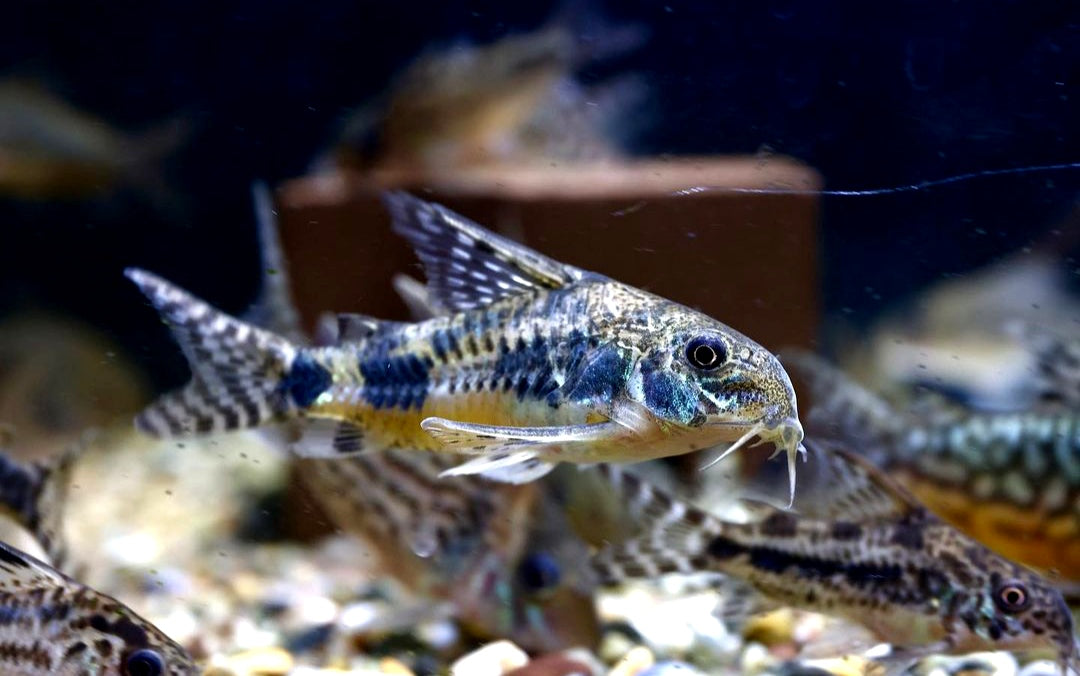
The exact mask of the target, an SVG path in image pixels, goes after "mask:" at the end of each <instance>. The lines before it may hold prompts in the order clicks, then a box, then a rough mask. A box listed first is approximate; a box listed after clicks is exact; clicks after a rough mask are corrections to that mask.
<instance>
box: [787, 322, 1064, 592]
mask: <svg viewBox="0 0 1080 676" xmlns="http://www.w3.org/2000/svg"><path fill="white" fill-rule="evenodd" d="M1031 339H1032V340H1033V341H1035V343H1036V344H1033V345H1032V347H1031V348H1030V350H1031V353H1032V354H1033V355H1036V357H1037V359H1038V362H1037V363H1038V367H1037V369H1036V375H1034V376H1033V377H1032V379H1031V380H1032V382H1033V383H1038V386H1039V387H1038V396H1037V397H1036V398H1035V401H1036V403H1035V404H1033V405H1032V406H1031V407H1030V408H1029V409H1028V410H1024V411H1015V412H1001V413H989V412H980V411H971V410H968V409H965V408H962V407H959V406H957V405H955V404H951V403H949V402H946V401H944V400H942V399H939V398H937V397H930V398H926V400H924V401H923V402H921V403H920V404H919V406H917V407H916V408H915V409H913V410H899V409H897V408H896V407H894V406H893V405H891V404H890V403H889V402H887V401H885V400H884V399H883V398H882V397H879V396H877V395H876V394H874V393H872V392H870V391H868V390H866V389H864V388H863V387H861V386H860V385H859V384H858V383H856V382H854V381H853V380H851V379H850V378H848V377H847V376H846V375H845V374H844V373H842V372H840V371H839V370H837V369H836V368H834V367H833V366H831V365H829V364H828V363H827V362H825V361H824V360H822V359H821V358H819V357H817V356H815V355H812V354H809V353H804V352H795V351H792V352H788V353H785V354H784V362H785V363H786V364H787V365H788V366H789V368H791V369H792V370H793V371H792V372H793V373H795V374H796V375H798V376H800V377H801V378H802V380H804V381H805V382H806V383H807V385H808V386H809V387H808V391H809V393H810V395H811V396H812V398H813V402H812V408H811V409H810V415H809V418H808V420H809V425H810V428H811V430H812V433H813V434H814V436H815V437H817V438H831V439H834V440H837V441H838V442H840V443H845V444H848V445H852V446H855V447H857V448H859V450H860V452H861V453H862V454H864V455H865V456H866V457H867V459H869V460H870V461H871V462H873V463H874V464H875V465H876V466H878V467H879V468H881V469H882V470H884V471H886V472H889V473H890V475H891V476H892V477H893V478H894V479H895V480H896V481H898V482H899V483H901V484H902V485H904V487H905V488H907V489H908V490H910V491H911V492H912V493H914V494H915V496H916V497H917V498H919V499H920V500H922V501H923V502H924V503H925V504H926V505H927V506H928V507H930V508H931V509H932V510H934V512H936V513H937V514H938V515H939V516H940V517H942V518H944V519H945V520H947V521H948V522H949V523H951V524H953V525H954V526H956V527H957V528H959V529H960V530H962V531H964V532H965V533H967V534H968V535H970V536H972V537H974V538H975V539H977V540H979V541H980V542H982V543H983V544H985V545H986V546H988V547H990V548H991V549H993V550H995V551H997V552H999V553H1000V554H1002V555H1004V556H1008V557H1009V558H1011V559H1014V560H1016V561H1020V562H1021V563H1025V564H1027V565H1029V566H1034V567H1037V568H1039V569H1041V570H1044V571H1055V572H1056V573H1057V574H1058V575H1060V576H1061V577H1063V578H1064V581H1067V582H1066V586H1067V585H1072V586H1076V585H1077V584H1078V583H1080V537H1078V533H1080V407H1078V406H1077V405H1076V401H1077V399H1078V398H1080V386H1078V385H1080V376H1077V373H1076V369H1075V365H1076V364H1077V363H1080V359H1078V356H1080V341H1063V340H1060V339H1056V338H1054V337H1052V336H1051V335H1049V334H1046V333H1043V332H1038V333H1037V335H1033V336H1032V338H1031ZM1072 593H1073V591H1072V590H1070V594H1072Z"/></svg>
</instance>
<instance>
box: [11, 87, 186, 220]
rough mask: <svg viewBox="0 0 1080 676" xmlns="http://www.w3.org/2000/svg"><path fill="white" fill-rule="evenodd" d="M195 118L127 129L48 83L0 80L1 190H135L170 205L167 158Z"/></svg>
mask: <svg viewBox="0 0 1080 676" xmlns="http://www.w3.org/2000/svg"><path fill="white" fill-rule="evenodd" d="M190 132H191V127H190V120H188V119H186V118H185V117H183V116H177V117H175V118H172V119H169V120H166V121H165V122H163V123H161V124H159V125H157V126H154V127H152V128H150V129H148V130H145V131H143V132H141V133H130V132H126V131H123V130H120V129H118V128H116V127H114V126H112V125H111V124H109V123H108V122H107V121H105V120H104V119H102V118H100V117H97V116H96V115H94V114H92V113H90V112H88V111H84V110H81V109H79V108H77V107H76V106H74V105H72V104H71V103H69V102H68V101H65V100H64V99H63V98H61V97H60V96H58V95H57V94H55V93H53V92H52V91H50V90H49V89H48V88H46V87H45V86H44V85H43V84H41V83H39V82H37V81H34V80H28V79H19V78H15V77H9V78H7V79H4V80H0V195H2V196H5V197H10V198H16V199H24V200H61V201H63V200H83V199H90V198H95V197H103V196H109V195H110V194H111V193H114V192H115V191H117V190H118V189H120V188H135V189H136V190H139V191H142V192H145V193H147V194H148V195H149V196H150V197H152V198H153V199H154V200H155V201H157V200H161V201H162V202H163V203H164V196H166V195H168V194H169V191H168V190H167V189H166V184H165V180H164V175H163V173H162V164H161V163H162V160H163V159H164V158H165V157H166V156H168V155H169V154H170V153H172V152H173V151H174V150H176V149H177V148H178V147H179V146H180V144H181V143H182V142H184V141H185V140H187V138H188V137H189V135H190Z"/></svg>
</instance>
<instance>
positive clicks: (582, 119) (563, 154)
mask: <svg viewBox="0 0 1080 676" xmlns="http://www.w3.org/2000/svg"><path fill="white" fill-rule="evenodd" d="M563 23H565V22H563ZM590 29H591V31H590V32H592V33H593V35H592V38H593V39H591V40H588V41H582V40H579V39H577V37H576V36H577V35H578V34H580V32H581V31H582V28H581V27H569V26H566V25H558V24H554V25H549V26H547V27H545V28H541V29H540V30H536V31H533V32H530V33H524V34H515V35H509V36H506V37H504V38H501V39H500V40H498V41H495V42H492V43H488V44H482V45H477V44H455V45H452V46H450V47H448V48H443V49H440V50H436V51H431V52H429V53H427V54H423V55H421V56H420V57H419V58H417V59H416V60H415V61H414V62H413V63H412V64H410V65H409V66H408V67H407V68H406V69H405V70H404V71H403V72H402V73H401V74H400V76H399V77H397V78H396V80H395V81H394V82H393V83H392V84H391V86H390V87H389V88H388V91H387V93H386V94H385V95H384V96H383V97H381V100H379V101H376V102H373V103H371V104H369V105H367V106H364V107H362V108H361V109H360V112H358V113H357V114H355V115H354V116H352V118H351V119H350V120H349V121H348V122H347V124H346V126H345V129H344V130H343V133H342V137H341V139H340V140H339V143H338V149H337V152H336V155H337V159H338V161H339V162H340V163H342V164H345V165H346V166H357V167H359V168H362V169H372V168H374V169H378V170H384V171H385V170H391V171H393V170H398V171H401V170H405V171H409V170H412V171H425V170H446V169H452V168H461V167H467V166H478V165H486V164H496V163H510V164H529V163H539V162H543V163H547V162H550V161H560V162H573V161H602V160H608V159H612V158H615V157H619V156H621V155H622V154H623V153H622V151H621V149H620V148H619V147H618V143H617V140H618V139H617V138H616V137H617V136H620V135H626V133H625V132H626V131H628V130H627V129H625V128H626V127H629V126H630V124H628V120H627V118H628V117H630V116H628V115H627V111H628V110H633V109H634V108H639V109H640V108H641V107H642V106H641V103H642V100H643V99H644V98H645V86H644V85H643V84H642V81H641V79H640V78H634V77H632V76H622V77H614V78H609V80H608V81H607V82H602V83H599V84H597V85H592V86H586V85H585V84H583V83H582V82H581V81H580V80H579V78H578V77H576V72H577V71H579V70H580V69H581V68H582V67H583V66H586V65H589V64H590V63H594V62H596V61H598V60H603V59H606V58H609V57H611V56H616V55H618V54H620V53H625V52H628V51H630V50H632V49H634V48H636V47H637V46H639V45H640V44H642V43H643V42H644V40H645V39H646V37H647V35H646V32H645V31H644V30H643V29H641V28H640V27H638V26H627V27H612V26H609V25H603V26H600V27H596V26H590V27H589V28H588V29H585V30H590ZM586 45H587V46H586ZM619 132H623V133H622V134H620V133H619Z"/></svg>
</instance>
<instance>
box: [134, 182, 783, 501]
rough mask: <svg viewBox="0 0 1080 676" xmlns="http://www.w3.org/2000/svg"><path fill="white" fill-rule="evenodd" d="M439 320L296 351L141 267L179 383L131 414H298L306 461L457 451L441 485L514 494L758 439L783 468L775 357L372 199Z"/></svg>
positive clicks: (485, 237)
mask: <svg viewBox="0 0 1080 676" xmlns="http://www.w3.org/2000/svg"><path fill="white" fill-rule="evenodd" d="M386 203H387V206H388V208H389V209H390V212H391V215H392V218H393V222H394V228H395V231H397V232H398V233H399V234H401V235H403V236H405V237H406V238H407V239H408V240H409V241H410V242H411V243H412V245H413V246H414V248H415V249H416V252H417V254H418V256H419V257H420V259H421V261H422V262H423V264H424V267H425V271H426V274H427V278H428V279H427V285H428V291H429V293H430V295H431V299H432V302H433V303H434V304H435V305H436V306H437V307H438V308H439V309H440V310H442V311H444V312H446V313H447V314H445V315H444V316H439V317H435V318H432V319H429V320H426V321H422V322H416V323H409V324H404V323H397V322H386V321H378V320H373V319H370V318H365V317H359V316H351V317H345V318H344V320H343V321H344V324H345V325H346V328H347V331H345V333H346V335H348V337H349V341H348V342H345V343H342V344H340V345H335V346H329V347H321V348H307V347H302V346H299V345H297V344H295V343H293V342H291V341H289V340H286V339H285V338H283V337H281V336H279V335H276V334H274V333H271V332H269V331H265V330H262V329H258V328H256V327H254V326H251V325H249V324H246V323H243V322H240V321H238V320H236V319H233V318H231V317H229V316H227V315H224V314H223V313H220V312H218V311H217V310H214V309H213V308H211V307H210V306H209V305H207V304H205V303H203V302H202V301H199V300H197V299H196V298H194V297H193V296H191V295H190V294H188V293H187V292H185V291H183V290H181V289H179V288H177V287H175V286H173V285H171V284H169V283H168V282H166V281H164V280H163V279H161V278H159V277H156V276H155V275H152V274H150V273H148V272H144V271H140V270H129V271H128V276H129V277H130V278H131V279H132V280H133V281H134V282H135V283H136V284H138V286H139V287H140V288H141V290H142V291H143V292H144V293H145V294H146V295H147V297H148V298H150V300H151V302H152V303H153V304H154V305H155V306H156V307H157V309H158V310H159V312H160V313H161V315H162V317H163V319H164V320H165V321H166V323H167V324H168V325H169V326H170V328H171V329H172V331H173V333H174V335H175V336H176V338H177V340H178V342H179V343H180V345H181V348H182V349H183V351H184V353H185V356H186V357H187V358H188V361H189V363H190V365H191V369H192V374H193V379H192V382H191V383H190V384H189V385H188V386H187V387H186V388H185V389H183V390H181V391H179V392H176V393H173V394H171V395H166V396H165V397H163V398H162V399H160V400H159V401H158V402H157V403H156V404H154V405H152V406H151V407H149V408H148V409H147V410H146V411H144V412H143V413H142V414H141V415H140V416H139V418H138V420H137V424H138V426H139V427H140V428H141V429H142V430H144V431H146V432H149V433H151V434H154V435H157V436H184V435H188V434H193V433H206V432H215V431H222V430H229V429H237V428H245V427H258V426H262V425H265V424H267V423H269V422H277V421H282V420H287V419H303V420H304V421H305V423H306V425H307V428H308V434H307V435H306V436H307V438H306V439H305V440H303V441H301V443H299V444H298V445H297V448H298V449H299V452H301V453H303V454H306V455H310V456H340V455H342V454H347V453H354V452H361V451H370V450H379V449H404V450H428V451H449V452H453V453H457V454H461V455H466V456H471V459H470V460H469V461H468V462H466V463H465V464H464V465H459V466H457V467H454V468H452V469H450V470H449V471H447V472H445V473H446V474H483V475H484V476H487V477H489V478H493V479H497V480H502V481H507V482H511V483H522V482H527V481H530V480H532V479H535V478H538V477H540V476H542V475H544V474H546V473H547V472H548V471H550V470H551V469H552V468H553V467H554V465H555V464H556V463H559V462H572V463H592V462H600V461H616V462H633V461H640V460H646V459H650V458H656V457H663V456H667V455H675V454H681V453H687V452H690V451H694V450H699V449H704V448H711V447H714V446H717V445H725V444H730V446H729V447H728V452H731V451H732V450H734V449H735V448H738V447H739V446H741V445H743V444H745V443H747V442H749V441H750V440H751V439H754V438H757V439H758V440H759V441H766V442H772V443H774V444H775V446H776V447H777V449H778V452H781V451H783V452H786V453H787V455H788V467H789V475H790V483H791V491H792V492H793V491H794V480H795V476H794V462H795V458H796V455H797V454H798V451H799V450H800V442H801V440H802V427H801V424H800V423H799V420H798V413H797V409H796V401H795V393H794V390H793V389H792V387H791V383H790V380H789V379H788V377H787V374H786V373H785V372H784V370H783V368H782V367H781V366H780V364H779V361H778V360H777V359H776V358H775V356H774V355H772V354H771V353H769V352H768V351H767V350H765V349H764V348H763V347H761V346H760V345H758V344H757V343H755V342H753V341H752V340H750V339H749V338H747V337H745V336H743V335H742V334H739V333H738V332H736V331H734V330H732V329H730V328H728V327H727V326H725V325H723V324H721V323H719V322H717V321H716V320H714V319H711V318H709V317H707V316H705V315H702V314H701V313H698V312H695V311H693V310H691V309H689V308H686V307H684V306H681V305H679V304H677V303H674V302H671V301H668V300H665V299H662V298H659V297H656V296H653V295H651V294H648V293H646V292H644V291H641V290H639V289H635V288H633V287H629V286H626V285H624V284H620V283H618V282H615V281H613V280H611V279H608V278H606V277H602V276H600V275H596V274H593V273H589V272H585V271H583V270H579V269H577V268H574V267H571V266H568V265H564V264H561V263H558V262H556V261H553V260H551V259H549V258H546V257H544V256H542V255H541V254H539V253H537V252H535V251H532V250H531V249H527V248H525V247H523V246H521V245H519V244H516V243H514V242H511V241H509V240H506V239H504V238H502V237H499V236H497V235H494V234H492V233H490V232H488V231H486V230H484V229H483V228H480V227H479V226H477V225H476V224H474V223H471V222H470V221H468V220H466V219H464V218H462V217H461V216H459V215H457V214H455V213H453V212H451V211H449V210H447V209H445V208H443V207H441V206H439V205H435V204H430V203H427V202H424V201H421V200H418V199H416V198H413V197H411V196H409V195H405V194H402V193H395V194H390V195H387V196H386Z"/></svg>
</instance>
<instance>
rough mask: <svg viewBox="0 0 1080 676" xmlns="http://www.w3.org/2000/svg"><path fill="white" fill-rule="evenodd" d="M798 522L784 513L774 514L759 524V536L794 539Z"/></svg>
mask: <svg viewBox="0 0 1080 676" xmlns="http://www.w3.org/2000/svg"><path fill="white" fill-rule="evenodd" d="M797 527H798V521H797V520H796V519H795V517H794V516H793V515H791V514H788V513H786V512H774V513H772V514H770V515H769V517H768V518H766V519H765V520H764V521H762V522H761V534H762V535H767V536H769V537H777V538H790V537H795V534H796V532H797Z"/></svg>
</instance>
